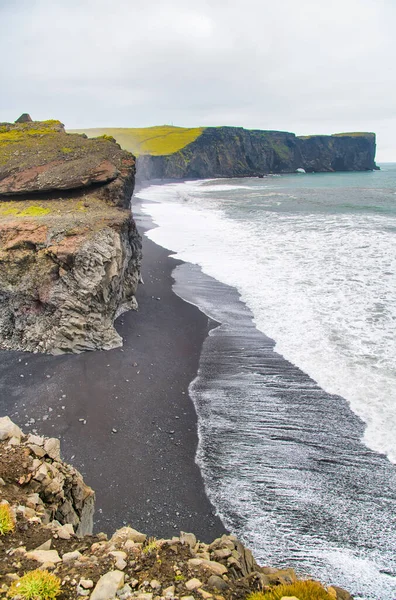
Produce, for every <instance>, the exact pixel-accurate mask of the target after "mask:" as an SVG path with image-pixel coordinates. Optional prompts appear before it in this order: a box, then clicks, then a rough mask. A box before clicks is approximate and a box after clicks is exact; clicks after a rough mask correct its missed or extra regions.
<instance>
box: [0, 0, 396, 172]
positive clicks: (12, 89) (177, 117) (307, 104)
mask: <svg viewBox="0 0 396 600" xmlns="http://www.w3.org/2000/svg"><path fill="white" fill-rule="evenodd" d="M0 22H1V32H2V33H1V37H0V56H1V57H2V59H1V63H0V75H1V102H0V121H13V120H15V119H16V118H17V117H18V116H19V114H20V113H22V112H29V113H30V114H31V115H32V117H33V118H34V119H47V118H59V119H60V120H61V121H62V122H63V123H65V125H66V127H67V128H70V129H71V128H78V127H95V126H96V127H99V126H113V127H139V126H147V125H161V124H164V123H173V124H174V125H184V126H194V125H195V126H197V125H241V126H244V127H248V128H260V129H282V130H288V131H293V132H295V133H297V134H308V133H333V132H337V131H375V132H376V133H377V145H378V152H377V160H379V161H387V160H388V161H392V160H393V161H396V109H395V88H396V68H395V56H396V36H395V35H394V30H395V27H396V2H395V0H271V1H269V0H228V1H226V0H211V1H205V0H200V1H199V2H197V1H195V2H192V1H190V0H172V1H169V0H162V1H160V0H158V1H157V0H140V1H137V0H26V1H25V0H0Z"/></svg>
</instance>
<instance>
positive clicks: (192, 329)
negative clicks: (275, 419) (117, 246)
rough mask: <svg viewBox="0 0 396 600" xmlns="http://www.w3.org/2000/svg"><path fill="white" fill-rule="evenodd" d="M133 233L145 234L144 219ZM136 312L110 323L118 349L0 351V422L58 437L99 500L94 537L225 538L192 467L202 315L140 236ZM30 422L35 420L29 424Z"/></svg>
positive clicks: (163, 256)
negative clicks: (193, 390)
mask: <svg viewBox="0 0 396 600" xmlns="http://www.w3.org/2000/svg"><path fill="white" fill-rule="evenodd" d="M138 211H139V207H138V206H137V207H136V208H135V215H136V216H137V221H138V223H139V222H140V226H141V227H140V228H141V231H142V228H144V227H146V228H147V227H148V226H149V223H148V222H147V221H145V220H144V218H142V217H141V218H140V219H139V213H138ZM143 256H144V259H143V268H142V274H143V279H144V285H141V286H140V287H139V290H138V293H137V298H138V302H139V311H138V312H128V313H125V314H124V315H122V316H121V317H120V318H119V319H118V322H117V330H118V331H119V333H120V334H121V336H122V337H123V339H124V346H123V348H117V349H115V350H111V351H107V352H89V353H84V354H80V355H67V356H60V357H53V356H46V355H37V354H36V355H32V354H27V353H20V352H4V351H3V352H0V415H9V416H10V417H11V418H12V419H14V420H15V421H16V422H17V423H18V424H19V425H20V426H21V427H22V428H23V430H24V431H25V432H28V431H34V430H37V432H38V433H39V434H45V435H50V436H55V437H59V438H60V439H61V447H62V456H63V458H64V459H65V460H67V461H70V462H72V464H73V465H74V466H76V467H77V468H78V469H79V470H80V471H81V472H82V473H83V475H84V477H85V480H86V482H87V483H88V484H89V485H91V486H92V487H93V488H94V489H95V491H96V494H97V501H96V514H95V530H96V531H100V530H101V531H106V532H108V533H111V532H112V531H113V530H114V529H115V528H117V527H121V526H123V525H124V524H130V525H132V526H133V527H135V528H136V529H140V530H142V531H144V532H145V533H147V534H148V535H155V536H171V535H174V534H176V533H178V531H179V530H184V531H193V532H194V533H195V534H196V535H197V536H198V538H200V539H201V540H202V541H211V540H212V539H213V538H215V537H216V536H218V535H219V534H222V533H224V532H225V529H224V526H223V524H222V522H221V521H220V519H219V518H218V517H216V516H215V514H214V509H213V507H212V505H211V504H210V502H209V500H208V498H207V496H206V494H205V490H204V485H203V480H202V477H201V473H200V470H199V468H198V466H197V465H196V464H195V452H196V447H197V441H198V440H197V423H196V413H195V409H194V406H193V403H192V401H191V399H190V398H189V396H188V385H189V383H190V382H191V381H192V379H194V377H195V375H196V372H197V368H198V361H199V356H200V351H201V347H202V343H203V341H204V339H205V337H206V335H207V333H208V331H209V329H210V327H211V324H210V322H209V320H208V318H207V317H206V316H205V315H203V314H202V313H201V312H200V311H199V310H198V309H197V308H195V307H194V306H192V305H190V304H188V303H186V302H184V301H183V300H181V299H180V298H179V297H178V296H176V295H175V294H174V293H173V291H172V277H171V272H172V270H173V268H174V267H175V265H176V264H177V262H176V261H175V260H173V259H171V258H169V257H168V251H167V250H165V249H163V248H161V247H159V246H157V245H156V244H154V243H153V242H151V241H149V240H148V239H147V238H145V237H143ZM32 419H33V420H34V422H32Z"/></svg>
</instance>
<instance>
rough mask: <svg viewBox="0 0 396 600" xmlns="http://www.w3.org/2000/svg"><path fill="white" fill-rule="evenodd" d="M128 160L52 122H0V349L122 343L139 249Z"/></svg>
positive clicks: (103, 142)
mask: <svg viewBox="0 0 396 600" xmlns="http://www.w3.org/2000/svg"><path fill="white" fill-rule="evenodd" d="M134 176H135V161H134V157H133V156H132V155H131V154H130V153H129V152H125V151H123V150H121V149H120V147H119V146H118V145H117V144H115V143H114V142H113V141H111V140H107V139H97V140H88V139H86V138H85V137H83V136H79V135H68V134H66V133H65V131H64V129H63V126H62V125H61V124H60V123H59V122H57V121H55V122H53V121H49V122H44V123H38V122H32V123H23V124H17V125H10V124H0V348H6V349H14V350H28V351H34V352H50V353H53V354H59V353H63V352H81V351H83V350H94V349H109V348H113V347H116V346H119V345H121V343H122V340H121V338H120V336H119V335H118V334H117V332H116V331H115V329H114V326H113V322H114V319H115V318H116V317H117V316H118V315H119V314H121V313H122V312H123V311H124V310H127V309H130V308H136V307H137V304H136V299H135V291H136V287H137V285H138V280H139V269H140V258H141V241H140V237H139V234H138V233H137V230H136V227H135V223H134V221H133V219H132V216H131V212H130V208H129V206H130V198H131V195H132V191H133V187H134Z"/></svg>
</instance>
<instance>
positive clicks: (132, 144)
mask: <svg viewBox="0 0 396 600" xmlns="http://www.w3.org/2000/svg"><path fill="white" fill-rule="evenodd" d="M204 129H205V128H204V127H194V128H186V127H174V126H173V125H161V126H158V127H142V128H130V129H128V128H126V129H123V128H103V129H85V130H84V133H86V134H87V135H88V137H99V136H102V137H103V136H110V137H113V138H115V140H116V141H117V142H118V143H119V144H120V146H121V147H122V148H124V149H125V150H129V151H130V152H132V153H133V154H135V155H137V156H138V155H139V154H150V155H151V156H164V155H168V154H174V153H175V152H178V151H179V150H182V149H183V148H185V147H186V146H187V145H188V144H191V142H194V141H195V140H196V139H197V138H198V137H199V136H200V135H201V134H202V132H203V131H204ZM70 133H72V131H71V132H70ZM74 133H83V131H81V130H78V131H74Z"/></svg>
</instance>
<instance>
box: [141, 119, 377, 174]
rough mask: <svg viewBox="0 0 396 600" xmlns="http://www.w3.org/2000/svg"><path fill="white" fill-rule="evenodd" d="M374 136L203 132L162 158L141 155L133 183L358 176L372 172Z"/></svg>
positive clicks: (212, 129) (234, 130)
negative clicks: (273, 175)
mask: <svg viewBox="0 0 396 600" xmlns="http://www.w3.org/2000/svg"><path fill="white" fill-rule="evenodd" d="M374 158H375V135H374V134H370V133H368V134H349V135H348V134H340V135H333V136H310V137H303V138H299V137H296V136H295V135H294V134H293V133H287V132H280V131H260V130H251V131H250V130H245V129H243V128H240V127H208V128H206V129H205V130H204V131H203V133H202V135H200V136H199V137H198V138H197V139H196V140H195V141H194V142H192V143H191V144H189V145H187V146H186V147H184V148H183V149H182V150H180V151H178V152H175V153H173V154H169V155H166V156H149V155H142V156H140V157H139V159H138V178H139V180H141V181H144V180H150V179H184V178H186V179H196V178H198V179H204V178H212V177H249V176H260V175H265V174H267V173H292V172H295V171H296V170H297V169H298V168H302V169H304V170H305V171H307V172H313V171H317V172H320V171H363V170H371V169H375V168H376V165H375V162H374Z"/></svg>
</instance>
